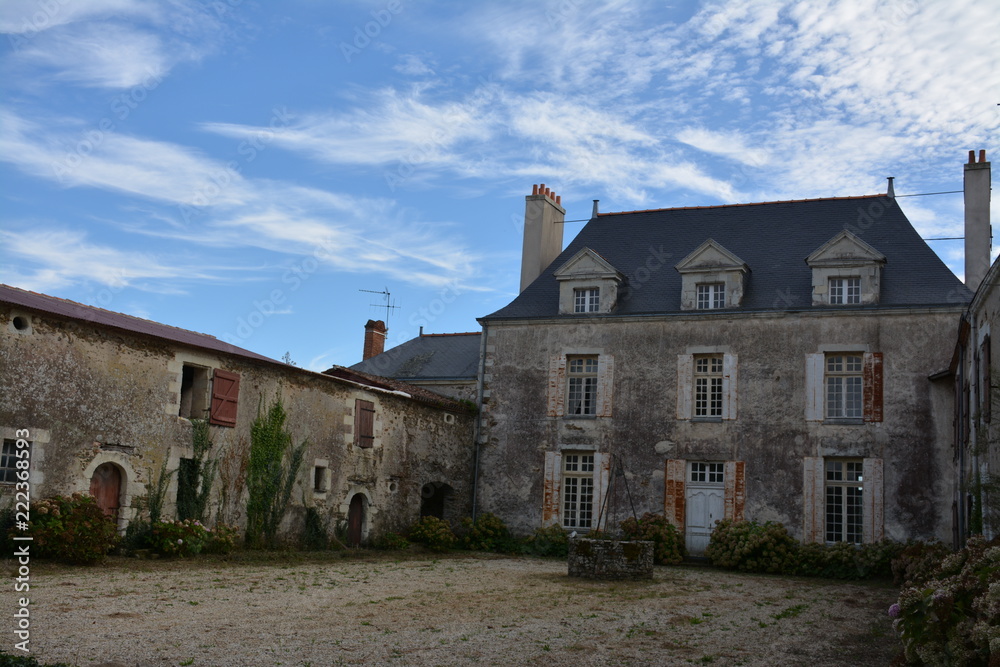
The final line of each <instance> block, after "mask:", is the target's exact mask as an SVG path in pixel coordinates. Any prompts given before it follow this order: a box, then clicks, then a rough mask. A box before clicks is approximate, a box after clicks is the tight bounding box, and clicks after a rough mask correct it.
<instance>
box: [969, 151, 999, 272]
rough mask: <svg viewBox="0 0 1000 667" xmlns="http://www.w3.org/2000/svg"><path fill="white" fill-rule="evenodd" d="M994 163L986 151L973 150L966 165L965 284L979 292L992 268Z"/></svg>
mask: <svg viewBox="0 0 1000 667" xmlns="http://www.w3.org/2000/svg"><path fill="white" fill-rule="evenodd" d="M992 242H993V232H992V230H991V229H990V163H989V162H987V161H986V151H985V150H980V151H979V161H978V162H977V161H976V151H969V162H968V164H966V165H965V285H966V287H968V288H969V289H970V290H972V291H973V292H975V291H976V290H977V289H978V288H979V283H981V282H982V281H983V278H985V277H986V272H987V271H988V270H989V268H990V246H991V245H992Z"/></svg>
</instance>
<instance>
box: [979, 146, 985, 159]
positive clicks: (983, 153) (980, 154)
mask: <svg viewBox="0 0 1000 667" xmlns="http://www.w3.org/2000/svg"><path fill="white" fill-rule="evenodd" d="M979 161H980V162H986V149H985V148H980V149H979Z"/></svg>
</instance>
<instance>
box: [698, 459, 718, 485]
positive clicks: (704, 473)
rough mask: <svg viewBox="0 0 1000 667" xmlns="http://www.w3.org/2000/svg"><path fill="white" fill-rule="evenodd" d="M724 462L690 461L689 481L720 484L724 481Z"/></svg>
mask: <svg viewBox="0 0 1000 667" xmlns="http://www.w3.org/2000/svg"><path fill="white" fill-rule="evenodd" d="M725 469H726V468H725V464H724V463H692V464H691V482H693V483H696V484H704V483H708V484H722V483H723V482H724V481H725Z"/></svg>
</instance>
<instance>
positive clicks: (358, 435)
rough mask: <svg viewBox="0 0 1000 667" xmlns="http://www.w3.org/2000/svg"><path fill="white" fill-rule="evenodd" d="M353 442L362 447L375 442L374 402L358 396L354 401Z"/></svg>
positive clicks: (367, 446) (369, 445) (366, 447)
mask: <svg viewBox="0 0 1000 667" xmlns="http://www.w3.org/2000/svg"><path fill="white" fill-rule="evenodd" d="M354 444H355V445H357V446H358V447H361V448H364V449H368V448H369V447H371V446H372V445H374V444H375V404H374V403H373V402H371V401H363V400H361V399H360V398H359V399H356V400H355V401H354Z"/></svg>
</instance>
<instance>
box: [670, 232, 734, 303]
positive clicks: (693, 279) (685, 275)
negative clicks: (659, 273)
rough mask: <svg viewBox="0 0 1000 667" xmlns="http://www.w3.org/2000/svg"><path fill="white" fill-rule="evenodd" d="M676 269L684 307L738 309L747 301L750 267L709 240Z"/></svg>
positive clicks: (715, 242) (720, 245) (683, 260)
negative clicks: (744, 292)
mask: <svg viewBox="0 0 1000 667" xmlns="http://www.w3.org/2000/svg"><path fill="white" fill-rule="evenodd" d="M674 268H676V269H677V271H678V272H679V273H680V274H681V310H717V309H719V308H734V307H737V306H739V305H740V303H741V302H742V301H743V289H744V280H745V279H746V275H747V274H748V273H749V272H750V267H748V266H747V265H746V262H744V261H743V260H742V259H740V258H739V257H737V256H736V255H734V254H733V253H731V252H729V251H728V250H726V249H725V248H723V247H722V244H720V243H718V242H717V241H714V240H712V239H708V240H707V241H705V242H704V243H702V244H701V245H700V246H698V247H697V248H695V249H694V251H693V252H692V253H691V254H690V255H688V256H687V257H685V258H684V259H682V260H681V261H680V263H679V264H677V266H675V267H674Z"/></svg>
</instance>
